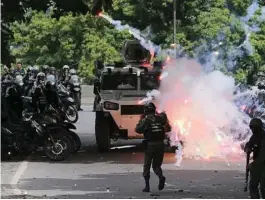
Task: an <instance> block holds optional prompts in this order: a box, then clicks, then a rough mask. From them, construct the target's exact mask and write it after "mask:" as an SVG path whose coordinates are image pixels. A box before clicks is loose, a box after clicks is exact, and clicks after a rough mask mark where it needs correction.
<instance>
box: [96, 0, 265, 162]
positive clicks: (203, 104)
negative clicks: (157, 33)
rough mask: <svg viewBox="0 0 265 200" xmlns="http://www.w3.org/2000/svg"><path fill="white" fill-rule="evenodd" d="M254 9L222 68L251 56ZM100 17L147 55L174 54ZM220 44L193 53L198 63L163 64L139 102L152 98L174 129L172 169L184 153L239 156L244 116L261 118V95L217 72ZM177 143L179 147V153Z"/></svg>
mask: <svg viewBox="0 0 265 200" xmlns="http://www.w3.org/2000/svg"><path fill="white" fill-rule="evenodd" d="M259 8H260V7H259V5H258V3H257V1H254V2H253V3H252V4H251V5H250V6H249V8H248V10H247V12H248V14H247V16H245V17H241V18H240V21H241V23H242V27H243V29H244V31H245V36H246V37H245V41H244V42H243V43H242V44H241V45H239V46H238V47H234V48H232V49H230V51H229V54H228V55H229V59H228V61H226V63H225V65H226V68H227V69H233V68H234V67H235V65H236V61H235V60H236V58H238V57H242V56H243V55H244V53H243V52H248V54H249V55H250V54H252V53H253V47H252V46H251V43H250V41H249V39H250V35H251V33H253V32H257V31H259V28H258V26H257V25H253V24H252V26H249V25H248V22H249V20H250V19H251V18H252V16H253V15H254V14H255V12H256V11H257V10H258V9H259ZM264 10H265V8H264V7H262V8H261V11H262V12H261V13H262V14H261V16H260V17H259V21H264V20H265V12H264ZM99 16H101V17H103V18H104V19H106V20H108V21H109V22H110V23H111V24H113V25H114V26H115V27H116V28H117V29H118V30H121V31H122V30H126V29H127V30H129V32H130V33H131V34H132V35H133V36H134V37H135V38H136V39H138V40H139V41H140V43H141V45H142V46H143V47H144V48H146V49H148V50H150V52H151V53H153V52H156V53H158V54H163V55H169V54H171V55H173V53H174V52H175V51H172V50H162V49H161V48H160V47H159V46H157V45H154V44H153V43H152V42H151V41H150V40H146V39H145V38H144V37H143V36H142V35H141V33H140V31H138V30H137V29H135V28H132V27H130V26H128V25H122V24H121V22H120V21H115V20H113V19H111V18H110V17H109V16H106V15H104V14H102V13H100V15H99ZM210 45H215V46H216V48H215V49H216V50H215V51H214V52H210V53H209V51H208V49H210V48H209V47H208V46H210ZM221 45H222V41H220V40H219V41H214V42H212V44H209V45H207V44H203V45H202V46H201V47H200V48H198V52H199V53H198V55H197V59H186V58H181V59H177V60H173V61H172V59H171V60H170V59H167V61H168V62H167V65H166V67H165V70H164V72H163V73H162V75H161V77H160V78H161V80H162V81H161V86H160V88H159V91H157V90H154V91H152V92H150V93H148V94H147V98H145V99H143V100H142V101H141V102H139V103H145V102H148V101H152V100H153V99H154V97H155V103H156V105H157V106H158V110H160V111H165V112H166V113H167V115H168V118H169V119H170V122H171V124H172V127H173V128H172V132H171V133H169V137H170V141H171V145H172V146H178V151H176V158H177V163H176V165H180V162H181V160H182V156H183V154H184V155H185V156H192V157H194V156H199V157H201V158H205V159H208V158H210V157H214V156H222V157H223V158H225V160H226V156H227V155H231V154H235V155H238V154H240V153H242V150H241V148H240V143H242V142H244V141H246V140H247V139H248V138H249V136H250V131H249V128H248V123H249V121H250V117H249V115H247V114H246V113H248V114H249V112H252V111H253V109H255V110H258V111H259V113H261V115H263V114H264V109H263V108H264V107H263V104H260V101H258V95H259V94H260V91H258V90H257V89H255V88H252V89H245V90H244V91H243V92H242V91H241V89H240V88H239V87H238V86H236V85H235V81H234V79H233V78H232V77H229V76H227V75H225V74H223V73H222V72H220V71H218V70H216V69H217V68H218V67H217V68H216V66H218V63H224V60H222V54H224V53H225V52H222V50H221V49H220V50H218V47H219V46H221ZM202 49H203V50H202ZM201 50H202V51H201ZM177 51H178V52H179V53H183V50H182V48H181V47H178V48H177ZM204 52H206V53H204ZM226 53H227V52H226ZM173 57H175V56H173ZM200 58H204V60H206V61H207V62H206V63H205V64H203V65H201V64H199V62H198V61H197V60H199V59H200ZM169 61H170V62H169ZM179 141H183V142H184V147H183V152H182V145H181V144H180V142H179ZM228 165H229V163H228Z"/></svg>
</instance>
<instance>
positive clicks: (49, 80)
mask: <svg viewBox="0 0 265 200" xmlns="http://www.w3.org/2000/svg"><path fill="white" fill-rule="evenodd" d="M46 81H47V82H51V84H52V85H54V84H55V76H54V75H52V74H50V75H48V76H47V78H46Z"/></svg>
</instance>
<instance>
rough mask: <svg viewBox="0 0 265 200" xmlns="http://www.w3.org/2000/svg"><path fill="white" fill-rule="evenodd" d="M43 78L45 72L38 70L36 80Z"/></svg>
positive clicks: (42, 79)
mask: <svg viewBox="0 0 265 200" xmlns="http://www.w3.org/2000/svg"><path fill="white" fill-rule="evenodd" d="M44 79H45V74H44V73H43V72H39V73H38V74H37V80H39V81H44Z"/></svg>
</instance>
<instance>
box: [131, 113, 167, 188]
mask: <svg viewBox="0 0 265 200" xmlns="http://www.w3.org/2000/svg"><path fill="white" fill-rule="evenodd" d="M166 125H167V118H166V115H165V114H164V115H163V116H162V115H158V114H155V110H154V112H150V113H147V115H146V116H145V117H144V118H143V119H141V120H140V121H139V123H138V124H137V125H136V129H135V131H136V132H137V133H140V134H144V144H145V158H144V169H143V176H144V179H145V184H146V186H145V188H144V189H143V192H149V191H150V186H149V179H150V168H151V164H152V168H153V170H154V172H155V174H156V175H157V176H158V177H159V186H158V189H159V190H162V189H163V188H164V185H165V177H164V176H163V171H162V168H161V165H162V163H163V158H164V139H165V126H166Z"/></svg>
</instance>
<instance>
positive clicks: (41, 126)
mask: <svg viewBox="0 0 265 200" xmlns="http://www.w3.org/2000/svg"><path fill="white" fill-rule="evenodd" d="M22 116H23V119H24V121H23V122H24V123H26V124H30V126H31V131H29V132H30V133H31V135H30V136H31V137H28V138H30V139H31V140H30V142H31V144H33V147H34V148H31V150H35V149H36V148H37V147H39V146H42V147H43V149H44V153H45V155H46V156H47V157H48V158H49V159H50V160H53V161H61V160H65V159H66V158H67V157H69V156H70V154H71V152H73V151H74V147H73V143H72V141H71V139H70V137H69V134H68V132H69V129H68V127H67V126H65V125H62V124H58V123H57V122H56V120H55V119H54V118H52V117H50V116H48V115H43V114H39V113H37V114H36V113H34V114H33V113H29V112H26V111H23V113H22ZM23 122H22V123H23ZM20 126H21V125H20ZM22 130H23V129H22ZM27 131H28V130H27ZM22 132H24V133H25V132H26V131H25V130H23V131H22ZM18 134H19V133H18Z"/></svg>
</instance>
